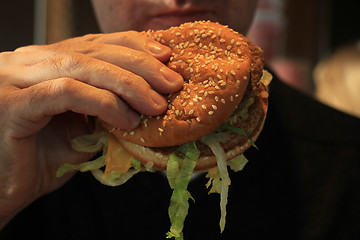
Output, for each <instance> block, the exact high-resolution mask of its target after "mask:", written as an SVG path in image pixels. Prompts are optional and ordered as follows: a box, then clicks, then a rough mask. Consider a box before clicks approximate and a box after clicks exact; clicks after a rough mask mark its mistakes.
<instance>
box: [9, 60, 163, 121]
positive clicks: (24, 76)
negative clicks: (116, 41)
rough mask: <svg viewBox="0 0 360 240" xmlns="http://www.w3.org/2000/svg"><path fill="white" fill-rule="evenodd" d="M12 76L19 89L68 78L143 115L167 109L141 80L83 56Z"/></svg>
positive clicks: (160, 97) (159, 98)
mask: <svg viewBox="0 0 360 240" xmlns="http://www.w3.org/2000/svg"><path fill="white" fill-rule="evenodd" d="M15 74H16V75H17V79H21V82H20V83H19V85H20V86H18V87H20V88H24V87H29V86H31V85H34V84H38V83H40V82H42V81H44V80H46V79H56V78H62V77H69V78H72V79H76V80H79V81H82V82H84V83H87V84H90V85H92V86H95V87H97V88H101V89H105V90H108V91H111V92H113V93H115V94H116V95H118V96H120V97H121V98H122V99H123V100H125V101H126V102H127V103H128V104H129V105H130V106H131V107H132V108H134V109H135V110H136V111H138V112H140V113H143V114H146V115H159V114H162V113H163V112H164V111H165V110H166V108H167V103H166V101H165V99H164V98H163V97H162V96H161V95H159V94H158V93H157V92H156V91H154V90H153V89H151V87H150V85H149V84H148V83H147V82H146V81H145V80H144V79H143V78H141V77H140V76H138V75H136V74H134V73H132V72H130V71H127V70H124V69H121V68H119V67H117V66H115V65H113V64H110V63H107V62H104V61H101V60H98V59H95V58H90V57H87V56H85V55H83V54H72V55H69V56H65V57H60V56H59V57H54V58H51V59H48V60H47V61H46V62H44V63H39V64H36V65H33V66H30V67H28V68H26V69H24V70H22V71H19V72H17V73H14V75H15Z"/></svg>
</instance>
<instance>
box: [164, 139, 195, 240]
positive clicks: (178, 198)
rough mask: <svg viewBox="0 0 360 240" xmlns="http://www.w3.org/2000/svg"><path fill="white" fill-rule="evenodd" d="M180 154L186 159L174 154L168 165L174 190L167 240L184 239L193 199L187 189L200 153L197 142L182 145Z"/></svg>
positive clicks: (179, 150)
mask: <svg viewBox="0 0 360 240" xmlns="http://www.w3.org/2000/svg"><path fill="white" fill-rule="evenodd" d="M178 152H180V153H182V154H184V153H185V157H184V159H181V158H179V157H178V156H176V154H175V153H172V154H171V155H170V157H169V160H168V164H167V175H168V180H169V184H170V187H171V188H172V189H173V193H172V196H171V199H170V206H169V210H168V213H169V217H170V222H171V227H170V231H169V232H168V233H167V238H172V237H175V239H183V234H182V230H183V228H184V221H185V218H186V216H187V214H188V209H189V202H188V200H189V198H191V199H193V198H192V197H191V194H190V193H189V191H187V187H188V184H189V182H190V179H191V176H192V174H193V172H194V168H195V166H196V162H197V159H198V158H199V155H200V151H199V150H198V149H197V147H196V145H195V142H191V143H186V144H183V145H181V146H180V147H179V149H178ZM180 166H181V167H180Z"/></svg>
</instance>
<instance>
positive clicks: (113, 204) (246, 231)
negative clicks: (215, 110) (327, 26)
mask: <svg viewBox="0 0 360 240" xmlns="http://www.w3.org/2000/svg"><path fill="white" fill-rule="evenodd" d="M359 136H360V119H358V118H355V117H352V116H349V115H347V114H344V113H342V112H339V111H336V110H334V109H332V108H329V107H327V106H325V105H323V104H321V103H319V102H317V101H316V100H313V99H312V98H310V97H308V96H307V95H304V94H302V93H300V92H298V91H296V90H295V89H292V88H291V87H289V86H287V85H286V84H284V83H282V82H281V81H279V80H278V79H274V80H273V82H272V83H271V85H270V98H269V111H268V116H267V120H266V123H265V127H264V130H263V132H262V133H261V135H260V137H259V139H258V140H257V143H256V144H257V146H258V148H259V150H256V149H254V148H251V149H249V150H248V151H247V152H246V153H245V156H246V157H247V158H248V159H249V163H248V164H247V165H246V167H245V168H244V170H243V171H241V172H238V173H233V172H231V171H230V177H231V185H230V190H229V202H228V206H227V212H228V214H227V220H226V227H225V231H224V232H223V233H222V234H220V228H219V220H220V210H219V201H220V198H219V195H218V194H211V195H208V190H207V189H206V188H205V183H206V182H207V179H206V178H205V177H204V176H200V177H198V178H196V179H195V180H194V181H192V182H191V183H190V185H189V191H190V193H191V194H192V196H193V197H194V199H195V203H193V202H191V201H190V202H191V203H190V208H189V215H188V216H187V218H186V222H185V228H184V238H185V239H234V238H235V239H243V240H245V239H268V238H274V239H307V240H308V239H317V240H318V239H360V138H359ZM170 196H171V191H170V187H169V186H168V183H167V180H166V178H165V177H164V176H163V175H162V174H160V173H139V174H137V175H135V176H134V177H133V178H132V179H130V180H129V181H128V182H127V183H125V184H124V185H122V186H119V187H108V186H104V185H102V184H100V183H98V182H97V181H96V180H95V179H94V178H93V177H92V175H91V174H89V173H78V174H77V175H76V176H75V177H74V178H73V179H71V180H70V181H69V182H68V183H66V184H65V185H64V186H63V187H62V188H60V189H59V190H57V191H55V192H53V193H51V194H48V195H46V196H44V197H42V198H40V199H38V200H37V201H35V202H34V203H33V204H32V205H30V206H29V207H28V208H26V209H25V210H24V211H22V212H21V213H20V214H18V215H17V216H16V217H15V218H14V219H13V220H12V221H11V222H10V223H9V224H8V225H7V226H6V227H5V229H4V230H3V231H2V232H0V239H21V236H26V237H27V238H32V237H33V238H34V239H61V240H63V239H109V238H110V239H165V237H166V235H165V234H166V232H167V231H169V228H170V222H169V218H168V215H167V209H168V206H169V200H170Z"/></svg>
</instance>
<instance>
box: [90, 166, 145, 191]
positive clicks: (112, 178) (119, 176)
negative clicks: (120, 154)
mask: <svg viewBox="0 0 360 240" xmlns="http://www.w3.org/2000/svg"><path fill="white" fill-rule="evenodd" d="M140 171H141V169H130V170H129V171H128V172H126V173H121V172H120V171H112V172H110V173H109V174H108V175H107V176H106V177H104V172H103V171H102V170H101V169H94V170H92V171H91V173H92V175H93V176H94V177H95V178H96V179H97V180H98V181H99V182H101V183H102V184H104V185H107V186H112V187H115V186H119V185H122V184H124V183H126V182H127V181H128V180H129V179H130V178H131V177H132V176H134V175H135V174H136V173H138V172H140Z"/></svg>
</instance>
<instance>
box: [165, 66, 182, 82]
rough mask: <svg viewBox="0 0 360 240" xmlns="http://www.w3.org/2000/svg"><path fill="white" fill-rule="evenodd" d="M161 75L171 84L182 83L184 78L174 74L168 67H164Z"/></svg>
mask: <svg viewBox="0 0 360 240" xmlns="http://www.w3.org/2000/svg"><path fill="white" fill-rule="evenodd" d="M160 72H161V75H162V76H163V77H164V78H165V79H166V80H167V81H169V82H180V81H183V78H182V77H181V75H180V74H178V73H177V72H174V71H173V70H171V69H170V68H168V67H162V68H161V69H160Z"/></svg>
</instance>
